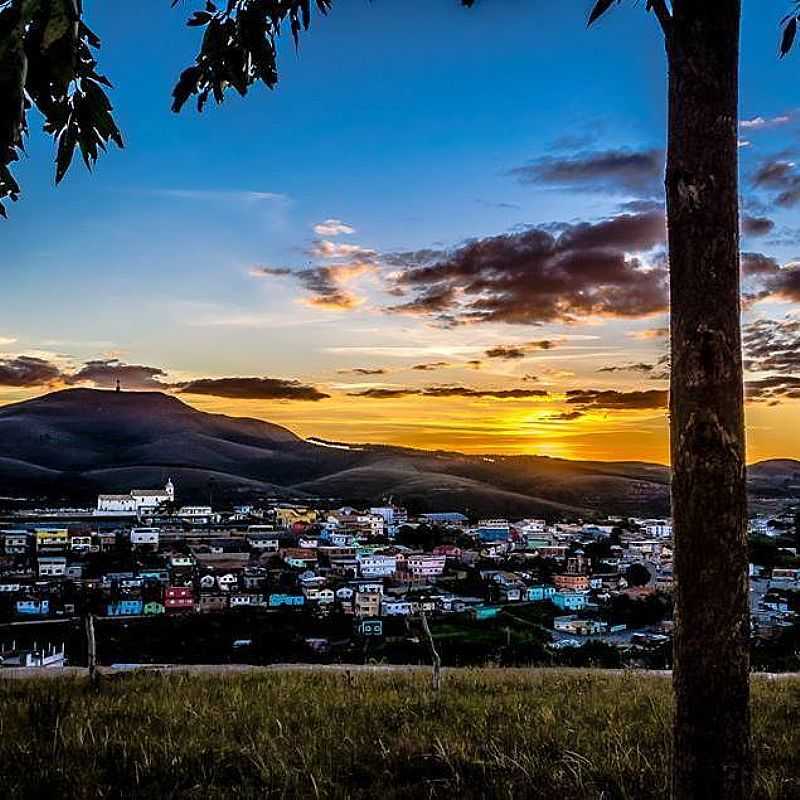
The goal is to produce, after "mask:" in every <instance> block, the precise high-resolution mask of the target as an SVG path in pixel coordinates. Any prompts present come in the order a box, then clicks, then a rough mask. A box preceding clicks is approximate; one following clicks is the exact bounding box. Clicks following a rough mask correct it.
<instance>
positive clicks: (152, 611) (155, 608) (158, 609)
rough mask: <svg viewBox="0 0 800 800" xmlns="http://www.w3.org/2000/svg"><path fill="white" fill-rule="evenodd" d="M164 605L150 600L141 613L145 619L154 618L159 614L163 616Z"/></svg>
mask: <svg viewBox="0 0 800 800" xmlns="http://www.w3.org/2000/svg"><path fill="white" fill-rule="evenodd" d="M165 610H166V609H165V608H164V604H163V603H159V602H158V600H151V601H150V602H148V603H145V604H144V606H143V608H142V612H143V613H144V615H145V616H147V617H155V616H158V615H159V614H163V613H164V612H165Z"/></svg>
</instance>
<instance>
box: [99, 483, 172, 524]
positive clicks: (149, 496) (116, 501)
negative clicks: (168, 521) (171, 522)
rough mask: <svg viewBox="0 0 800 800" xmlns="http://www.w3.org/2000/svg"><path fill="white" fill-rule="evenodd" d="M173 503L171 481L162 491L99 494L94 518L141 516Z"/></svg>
mask: <svg viewBox="0 0 800 800" xmlns="http://www.w3.org/2000/svg"><path fill="white" fill-rule="evenodd" d="M174 502H175V487H174V485H173V483H172V480H171V479H170V480H168V481H167V485H166V486H165V487H164V488H163V489H155V490H152V489H131V490H130V492H128V494H101V495H99V496H98V498H97V509H96V510H95V512H94V513H95V516H99V517H102V516H141V515H142V514H144V513H147V512H150V511H155V510H156V509H157V508H158V507H159V506H161V505H163V504H165V503H174Z"/></svg>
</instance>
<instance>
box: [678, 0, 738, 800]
mask: <svg viewBox="0 0 800 800" xmlns="http://www.w3.org/2000/svg"><path fill="white" fill-rule="evenodd" d="M672 5H673V19H672V21H671V23H670V26H669V29H668V31H667V54H668V60H669V134H668V152H667V175H666V193H667V218H668V229H669V260H670V275H671V277H670V281H671V289H670V293H671V307H672V317H671V349H672V377H671V386H670V415H671V424H670V432H671V433H670V436H671V456H672V514H673V528H674V537H675V577H676V588H675V601H676V610H675V623H676V624H675V638H674V671H673V684H674V690H675V716H674V731H673V765H672V780H673V788H672V796H673V798H674V800H701V798H702V799H703V800H706V799H707V798H726V800H738V799H739V798H749V797H750V795H751V792H752V780H753V777H752V752H751V741H750V707H749V703H750V698H749V691H750V689H749V646H750V622H749V620H750V612H749V585H748V573H747V564H748V554H747V497H746V486H745V430H744V397H743V375H742V353H741V325H740V285H739V283H740V278H739V199H738V99H739V97H738V95H739V86H738V71H739V31H740V14H741V0H715V1H714V2H709V0H674V2H673V4H672Z"/></svg>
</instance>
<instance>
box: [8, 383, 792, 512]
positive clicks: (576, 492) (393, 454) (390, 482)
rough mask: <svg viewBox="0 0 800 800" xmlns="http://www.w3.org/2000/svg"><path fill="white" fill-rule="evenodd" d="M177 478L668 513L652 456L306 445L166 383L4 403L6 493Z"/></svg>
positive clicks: (531, 508)
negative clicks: (195, 402) (203, 404)
mask: <svg viewBox="0 0 800 800" xmlns="http://www.w3.org/2000/svg"><path fill="white" fill-rule="evenodd" d="M169 476H171V477H172V478H173V480H175V482H176V485H177V486H178V491H179V500H180V501H181V502H197V501H200V500H205V501H207V499H208V494H209V492H210V491H212V490H213V493H214V497H215V499H217V500H218V501H219V500H224V501H226V502H233V501H236V500H237V499H238V500H240V501H242V502H243V501H245V500H249V499H256V498H259V497H283V498H286V499H290V498H294V499H298V500H303V499H309V498H311V497H321V498H324V499H326V500H327V499H330V500H340V501H342V502H351V503H361V504H369V503H373V504H374V503H377V502H379V501H380V500H381V499H382V498H387V497H389V496H392V497H394V498H395V500H397V501H402V502H404V503H406V504H408V505H409V506H410V507H411V508H413V509H415V510H420V511H421V510H437V509H438V510H441V509H445V508H446V509H456V510H463V509H470V510H471V511H473V512H475V513H480V514H484V513H486V514H503V515H511V514H515V515H516V514H544V515H562V514H567V515H575V514H580V515H591V514H595V513H600V512H604V513H631V514H634V513H635V514H665V513H668V511H669V470H668V468H667V467H666V466H665V465H662V464H653V463H649V462H644V461H612V462H604V461H571V460H568V459H556V458H551V457H548V456H517V455H500V454H492V453H485V454H480V455H467V454H464V453H459V452H456V451H443V450H437V451H426V450H415V449H413V448H407V447H395V446H391V445H381V444H363V443H357V444H350V443H343V442H333V441H330V440H323V439H319V438H317V437H311V438H310V439H308V440H306V439H303V438H301V437H299V436H297V435H296V434H295V433H293V432H292V431H290V430H289V429H287V428H284V427H282V426H280V425H276V424H274V423H271V422H266V421H264V420H258V419H253V418H248V417H230V416H227V415H224V414H210V413H208V412H205V411H199V410H197V409H195V408H192V407H191V406H189V405H187V404H186V403H184V402H182V401H181V400H180V399H178V398H176V397H173V396H171V395H166V394H164V393H162V392H114V391H104V390H97V389H64V390H60V391H57V392H52V393H50V394H47V395H42V396H40V397H36V398H33V399H31V400H26V401H22V402H18V403H13V404H10V405H7V406H1V407H0V496H11V495H15V496H20V495H23V496H30V497H42V498H51V499H56V498H69V499H73V500H75V501H81V502H83V503H88V502H93V499H94V495H96V494H97V493H99V492H109V491H127V490H128V489H130V488H133V487H139V488H144V487H147V486H154V485H160V484H161V483H163V482H164V481H165V480H166V478H167V477H169ZM749 478H750V485H751V489H753V491H754V492H756V493H757V494H759V495H763V496H765V497H766V498H771V499H775V500H780V499H781V498H784V499H785V498H788V497H791V496H794V495H796V494H799V493H800V461H796V460H794V459H769V460H767V461H764V462H760V463H758V464H755V465H753V466H752V467H751V468H750V476H749Z"/></svg>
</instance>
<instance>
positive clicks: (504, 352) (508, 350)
mask: <svg viewBox="0 0 800 800" xmlns="http://www.w3.org/2000/svg"><path fill="white" fill-rule="evenodd" d="M557 346H558V342H556V341H554V340H552V339H540V340H538V341H534V342H524V343H523V344H511V345H502V344H501V345H497V346H496V347H490V348H489V349H488V350H487V351H486V352H485V355H486V357H487V358H502V359H504V360H506V361H511V360H514V359H519V358H525V357H526V356H528V355H530V354H531V353H533V352H535V351H536V350H552V349H553V348H554V347H557Z"/></svg>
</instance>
